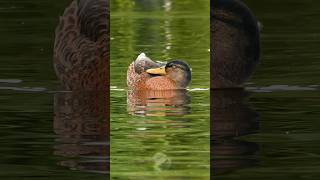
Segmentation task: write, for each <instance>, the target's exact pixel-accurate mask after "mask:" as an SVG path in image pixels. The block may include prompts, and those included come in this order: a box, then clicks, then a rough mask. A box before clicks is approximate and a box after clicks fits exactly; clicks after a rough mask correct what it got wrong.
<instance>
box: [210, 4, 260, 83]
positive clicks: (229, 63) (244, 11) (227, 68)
mask: <svg viewBox="0 0 320 180" xmlns="http://www.w3.org/2000/svg"><path fill="white" fill-rule="evenodd" d="M211 2H212V3H211V42H212V43H211V50H212V51H211V87H212V88H228V87H236V86H239V85H241V84H242V83H243V82H244V81H246V80H247V79H248V78H249V76H250V75H251V74H252V72H253V71H254V69H255V67H256V65H257V63H258V61H259V58H260V57H259V56H260V40H259V38H260V37H259V29H258V24H257V20H256V19H255V17H254V15H253V14H252V12H251V11H250V10H249V8H248V7H247V6H246V5H245V4H244V3H243V2H242V1H240V0H212V1H211Z"/></svg>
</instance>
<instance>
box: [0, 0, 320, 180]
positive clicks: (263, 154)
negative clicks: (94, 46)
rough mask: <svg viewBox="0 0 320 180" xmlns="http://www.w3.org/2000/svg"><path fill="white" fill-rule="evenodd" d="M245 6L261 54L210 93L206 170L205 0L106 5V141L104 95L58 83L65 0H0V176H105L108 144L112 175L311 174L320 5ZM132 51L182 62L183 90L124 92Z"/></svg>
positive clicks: (315, 172)
mask: <svg viewBox="0 0 320 180" xmlns="http://www.w3.org/2000/svg"><path fill="white" fill-rule="evenodd" d="M245 2H246V3H247V4H248V5H249V7H250V8H251V9H252V10H253V11H254V13H255V14H256V15H257V17H258V19H259V21H260V22H261V23H262V24H263V26H264V28H263V32H262V36H261V37H262V62H261V64H260V66H259V68H258V69H257V72H256V73H255V74H254V76H253V77H252V79H251V80H250V82H248V83H247V84H246V90H245V91H243V90H228V91H214V92H212V94H213V95H214V96H213V98H212V106H211V109H212V111H211V116H212V122H211V126H212V131H211V135H212V137H211V138H212V141H211V167H210V144H209V143H210V142H209V138H210V134H209V133H210V125H209V123H210V120H209V113H210V110H209V109H210V105H209V99H210V98H209V96H210V92H209V90H207V88H208V87H209V79H208V78H209V64H208V63H209V51H208V48H209V30H208V28H209V17H208V16H207V15H209V5H208V4H209V2H207V1H205V0H203V1H191V0H190V1H189V0H183V1H170V0H155V1H146V0H137V1H135V3H132V1H130V0H115V1H112V3H111V10H112V16H111V19H112V22H111V39H112V41H111V47H112V48H111V76H112V77H111V122H110V123H111V139H110V140H109V139H108V137H107V136H106V135H107V134H108V131H109V129H108V123H109V122H107V121H105V117H106V116H107V114H106V113H107V112H106V111H105V109H101V108H100V107H104V106H105V101H104V99H105V95H104V94H99V93H98V94H77V93H75V94H74V93H70V92H59V91H57V90H58V89H59V88H58V87H59V82H58V81H57V80H56V77H55V73H54V71H53V67H52V48H53V36H54V29H55V26H56V25H57V23H58V17H59V16H60V15H61V14H62V12H63V10H64V8H66V6H67V5H68V2H66V1H64V0H63V1H62V0H59V1H42V0H32V1H31V0H24V1H1V2H0V24H1V27H0V38H1V41H0V134H1V136H0V152H1V158H0V179H30V180H34V179H90V178H92V179H106V178H107V176H108V175H106V173H108V171H107V170H108V168H109V167H108V161H109V157H108V154H109V147H111V149H110V151H111V177H112V179H209V173H210V169H211V175H212V177H213V179H214V178H216V179H290V180H291V179H318V177H319V176H320V171H319V169H320V154H319V152H320V145H319V144H320V143H319V142H320V140H319V139H320V135H319V134H320V128H319V127H320V123H319V115H320V112H319V109H320V105H319V100H320V92H319V82H320V79H319V77H320V76H319V75H320V74H319V73H320V68H319V67H320V64H319V63H320V61H319V58H320V56H319V48H318V47H319V46H318V44H319V42H320V33H319V32H320V31H319V30H320V22H319V21H318V19H319V17H320V13H319V11H318V9H319V8H318V7H319V5H320V2H316V1H311V0H306V1H300V0H282V1H281V2H280V1H276V0H268V1H267V0H259V1H254V0H245ZM141 52H145V53H146V54H147V55H148V56H149V57H151V58H152V59H155V60H161V61H165V60H169V59H172V58H179V59H183V60H185V61H187V62H188V63H189V64H190V66H191V67H192V70H193V71H192V72H193V80H192V84H191V85H190V87H189V88H188V91H187V92H175V93H174V96H172V93H171V92H167V93H164V98H162V99H160V101H157V99H152V98H150V99H148V101H147V102H144V101H141V96H139V93H134V92H131V91H128V90H127V88H126V68H127V66H128V65H129V64H130V63H131V62H132V61H133V60H134V59H135V58H136V57H137V56H138V54H140V53H141ZM168 94H169V95H170V96H169V95H168ZM143 95H145V93H143ZM171 97H173V98H171ZM142 99H144V98H143V97H142ZM136 100H138V101H136ZM149 100H150V101H149ZM168 100H170V102H167V101H168ZM141 102H143V103H141ZM109 141H111V145H109Z"/></svg>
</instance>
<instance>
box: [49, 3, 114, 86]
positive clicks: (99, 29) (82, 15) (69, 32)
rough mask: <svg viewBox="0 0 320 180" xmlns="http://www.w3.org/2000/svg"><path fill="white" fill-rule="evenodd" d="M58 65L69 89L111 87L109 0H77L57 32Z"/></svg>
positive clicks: (59, 73)
mask: <svg viewBox="0 0 320 180" xmlns="http://www.w3.org/2000/svg"><path fill="white" fill-rule="evenodd" d="M54 68H55V71H56V74H57V77H58V78H59V80H60V81H61V83H62V85H63V87H64V88H65V90H85V91H86V90H90V91H92V90H94V91H96V90H108V89H109V87H108V84H109V79H108V73H109V71H108V70H109V3H108V0H74V1H73V2H72V3H71V4H70V6H69V7H67V8H66V9H65V11H64V14H63V16H62V17H61V18H60V22H59V24H58V26H57V28H56V32H55V44H54Z"/></svg>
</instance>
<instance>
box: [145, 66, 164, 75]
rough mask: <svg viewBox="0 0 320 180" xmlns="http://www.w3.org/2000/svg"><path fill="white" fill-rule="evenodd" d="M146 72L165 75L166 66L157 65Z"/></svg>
mask: <svg viewBox="0 0 320 180" xmlns="http://www.w3.org/2000/svg"><path fill="white" fill-rule="evenodd" d="M147 73H149V74H157V75H165V74H166V68H165V66H163V67H159V68H152V69H148V70H147Z"/></svg>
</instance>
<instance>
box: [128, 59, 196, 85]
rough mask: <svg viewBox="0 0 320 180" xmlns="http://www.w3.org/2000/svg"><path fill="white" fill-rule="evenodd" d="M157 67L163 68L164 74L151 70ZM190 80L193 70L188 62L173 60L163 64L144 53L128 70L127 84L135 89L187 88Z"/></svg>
mask: <svg viewBox="0 0 320 180" xmlns="http://www.w3.org/2000/svg"><path fill="white" fill-rule="evenodd" d="M155 69H161V70H162V72H161V73H162V74H159V72H151V71H150V70H155ZM190 81H191V71H190V68H189V66H188V65H187V64H186V63H184V62H182V61H171V62H169V63H167V64H166V65H165V66H163V64H160V63H155V62H153V61H152V60H151V59H150V58H148V57H147V56H146V55H145V54H144V53H141V54H140V55H139V56H138V58H137V59H136V60H135V61H134V62H132V63H131V64H130V66H129V67H128V71H127V84H128V87H129V89H133V90H169V89H185V88H186V87H187V86H188V84H189V83H190Z"/></svg>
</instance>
